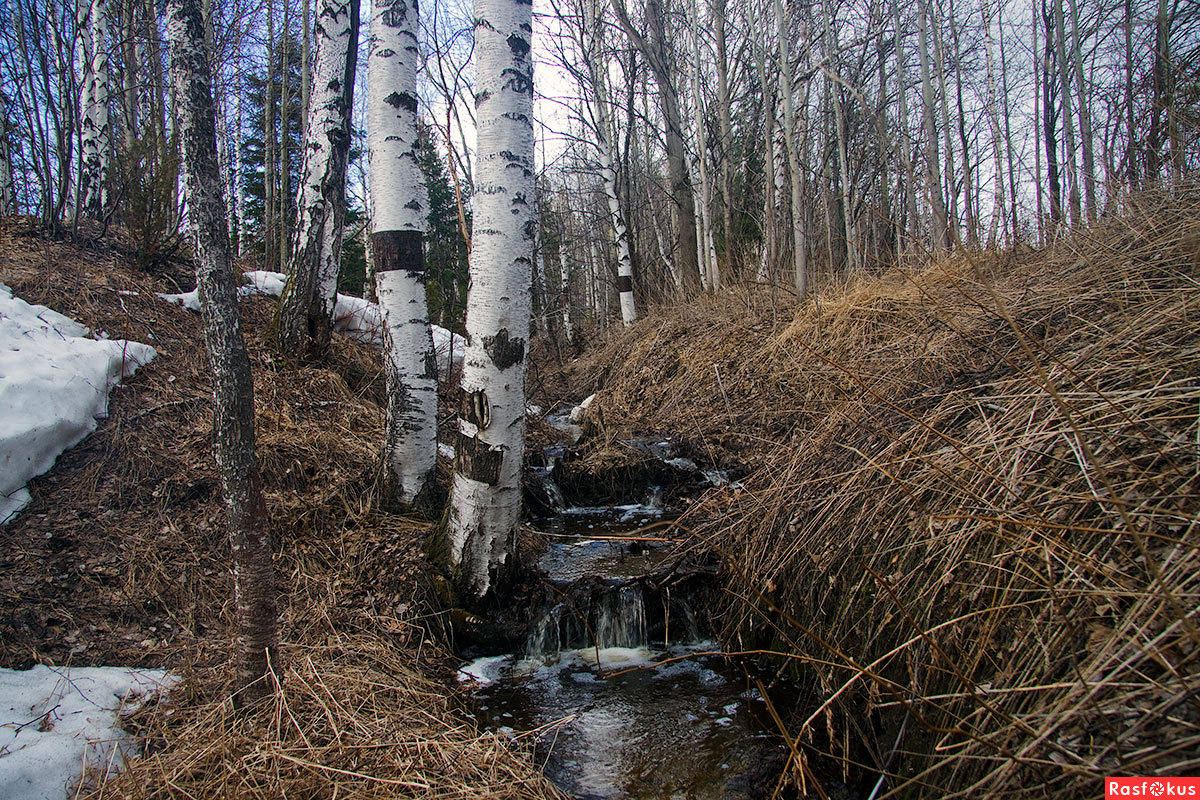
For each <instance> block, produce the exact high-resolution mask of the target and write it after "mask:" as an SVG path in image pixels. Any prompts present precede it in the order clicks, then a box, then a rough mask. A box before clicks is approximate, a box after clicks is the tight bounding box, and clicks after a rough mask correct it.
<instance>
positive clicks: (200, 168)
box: [167, 0, 278, 700]
mask: <svg viewBox="0 0 1200 800" xmlns="http://www.w3.org/2000/svg"><path fill="white" fill-rule="evenodd" d="M167 8H168V11H167V35H168V38H169V40H170V45H171V79H172V83H173V85H174V89H175V96H176V97H177V98H178V100H179V120H178V125H179V130H180V132H181V134H182V140H183V161H184V180H185V192H186V196H187V199H188V206H189V209H190V210H189V213H190V214H191V219H192V230H193V231H194V233H195V237H196V238H195V244H196V285H197V288H198V289H199V293H200V304H201V313H202V315H203V318H204V334H205V342H206V344H207V347H208V355H209V362H210V364H211V367H212V387H213V400H214V409H215V422H214V427H215V429H216V459H217V470H218V472H219V474H220V476H221V484H222V487H223V488H224V492H225V511H226V515H227V519H228V527H229V541H230V546H231V550H232V555H233V575H234V596H235V601H236V615H237V647H236V652H237V660H238V666H237V690H238V694H237V697H238V698H241V699H243V700H251V699H254V698H256V697H259V696H261V695H263V694H265V693H267V692H269V691H270V684H269V682H268V680H267V675H268V671H269V670H270V669H271V664H272V662H273V661H274V659H275V651H276V649H277V647H278V642H277V635H276V607H275V585H274V574H273V568H272V565H271V544H270V536H269V534H268V532H267V509H266V502H265V500H264V499H263V492H262V484H261V479H260V477H259V470H258V460H257V457H256V456H255V452H254V382H253V379H252V378H251V375H250V359H249V357H248V356H247V354H246V346H245V343H244V341H243V339H242V330H241V321H240V319H239V317H238V309H237V291H236V288H235V286H234V282H233V272H232V269H231V266H230V261H229V238H228V230H227V228H226V226H225V198H224V196H223V194H222V181H221V177H220V173H219V171H218V169H217V144H216V123H215V120H214V116H213V102H212V91H211V88H210V87H211V78H210V75H209V62H208V55H207V52H206V48H205V45H204V25H203V22H202V19H201V15H200V5H199V2H198V0H168V4H167Z"/></svg>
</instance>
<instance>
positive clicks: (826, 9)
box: [821, 0, 858, 272]
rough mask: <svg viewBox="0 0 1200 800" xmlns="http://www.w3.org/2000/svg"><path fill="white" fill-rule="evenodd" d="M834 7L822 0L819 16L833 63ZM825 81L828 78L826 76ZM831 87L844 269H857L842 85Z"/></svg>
mask: <svg viewBox="0 0 1200 800" xmlns="http://www.w3.org/2000/svg"><path fill="white" fill-rule="evenodd" d="M833 15H834V10H833V9H832V8H830V6H829V2H828V0H822V2H821V17H822V19H823V20H824V26H825V30H824V36H823V37H822V40H823V42H824V50H825V61H826V62H827V63H829V64H833V62H834V59H836V58H837V32H836V31H835V30H834V27H833ZM827 80H828V78H827ZM831 88H832V101H833V121H834V126H835V130H836V132H837V157H838V184H839V185H840V188H841V192H840V193H839V201H840V204H841V207H842V235H843V236H844V237H845V248H846V271H847V272H854V271H855V270H857V269H858V243H857V241H856V240H855V235H854V210H853V207H852V205H851V203H852V200H851V197H850V189H851V186H850V159H849V153H847V151H846V115H845V113H844V111H843V109H842V87H841V85H840V84H836V85H834V86H832V87H831Z"/></svg>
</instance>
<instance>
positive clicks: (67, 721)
mask: <svg viewBox="0 0 1200 800" xmlns="http://www.w3.org/2000/svg"><path fill="white" fill-rule="evenodd" d="M175 682H176V678H174V677H172V676H169V675H167V674H166V673H165V672H161V671H159V670H132V669H124V668H121V667H88V668H76V669H70V668H55V667H46V666H36V667H34V668H33V669H30V670H25V671H17V670H10V669H0V797H4V798H6V799H7V800H58V798H66V797H71V796H73V795H74V794H75V790H76V788H77V786H78V784H79V782H80V779H81V778H82V779H84V780H85V781H86V780H88V779H99V778H102V777H104V776H105V775H107V774H109V773H111V772H115V771H116V770H118V769H120V768H121V767H122V766H124V764H125V761H126V759H128V758H130V757H132V756H134V755H136V754H137V750H138V746H137V742H136V741H135V740H134V739H133V738H132V737H130V736H129V735H128V734H127V733H125V732H124V731H122V730H121V717H122V716H124V715H125V714H128V713H130V712H132V711H134V710H136V709H137V708H138V707H140V706H141V705H142V703H144V702H145V701H146V699H147V698H148V697H149V696H150V695H152V694H155V693H157V692H161V691H165V690H167V689H169V688H170V687H171V686H172V685H174V684H175Z"/></svg>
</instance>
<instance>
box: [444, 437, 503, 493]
mask: <svg viewBox="0 0 1200 800" xmlns="http://www.w3.org/2000/svg"><path fill="white" fill-rule="evenodd" d="M454 457H455V460H456V461H457V462H458V464H457V466H458V471H459V473H460V474H462V475H465V476H466V477H468V478H470V479H471V480H473V481H479V482H480V483H486V484H487V485H488V486H495V485H496V484H498V483H500V467H501V465H502V464H503V463H504V448H503V446H496V447H494V448H493V447H491V446H490V445H488V443H487V442H484V441H482V440H480V439H477V438H475V437H474V436H468V435H466V434H465V433H463V432H462V431H459V432H458V446H457V447H455V448H454Z"/></svg>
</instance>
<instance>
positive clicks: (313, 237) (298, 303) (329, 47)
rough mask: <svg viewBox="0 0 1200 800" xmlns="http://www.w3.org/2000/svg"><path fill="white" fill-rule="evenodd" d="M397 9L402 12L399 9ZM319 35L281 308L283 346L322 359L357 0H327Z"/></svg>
mask: <svg viewBox="0 0 1200 800" xmlns="http://www.w3.org/2000/svg"><path fill="white" fill-rule="evenodd" d="M402 1H403V0H401V2H402ZM392 9H393V13H399V12H398V11H395V9H396V6H394V5H393V6H392ZM316 34H317V72H316V93H315V94H314V95H313V97H312V100H313V105H312V109H311V113H310V114H309V115H308V125H307V131H306V133H305V135H304V162H303V170H302V174H303V176H304V177H303V182H302V183H301V184H300V198H299V201H298V202H297V204H296V205H297V208H298V210H299V212H300V220H299V226H298V230H299V232H300V237H301V238H300V249H299V252H297V253H296V258H295V260H294V262H293V263H292V268H291V270H290V272H291V276H290V277H289V278H288V284H287V287H286V288H285V290H284V293H283V298H282V300H281V302H280V313H279V338H280V342H281V344H282V345H283V347H284V349H285V351H287V352H289V353H291V354H294V355H297V356H300V357H301V358H305V359H314V358H320V357H322V356H324V355H325V353H326V351H327V350H328V348H329V337H330V333H331V331H332V326H333V310H334V304H335V302H336V301H337V285H338V275H339V273H340V271H341V255H342V236H343V228H344V224H345V220H346V164H347V161H348V160H349V155H350V137H351V130H350V112H351V109H352V108H353V107H354V73H355V67H356V66H357V63H358V0H322V2H321V6H320V10H319V11H318V13H317V28H316ZM414 102H415V101H414ZM414 130H415V122H414ZM414 141H415V140H414ZM375 244H376V245H377V246H378V242H376V243H375ZM418 249H419V245H418ZM426 318H428V317H426Z"/></svg>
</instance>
